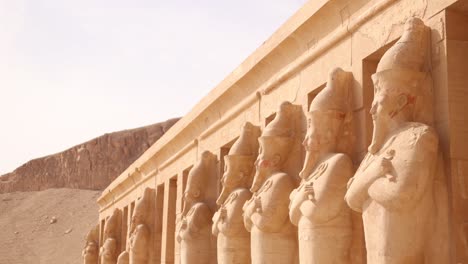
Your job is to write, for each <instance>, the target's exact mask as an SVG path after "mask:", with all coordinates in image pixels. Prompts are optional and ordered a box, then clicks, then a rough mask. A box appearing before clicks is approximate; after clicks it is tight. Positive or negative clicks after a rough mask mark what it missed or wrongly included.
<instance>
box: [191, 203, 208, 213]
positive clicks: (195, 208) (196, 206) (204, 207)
mask: <svg viewBox="0 0 468 264" xmlns="http://www.w3.org/2000/svg"><path fill="white" fill-rule="evenodd" d="M191 209H193V211H200V210H209V207H208V205H207V204H206V203H203V202H198V203H195V204H194V205H193V206H192V208H191Z"/></svg>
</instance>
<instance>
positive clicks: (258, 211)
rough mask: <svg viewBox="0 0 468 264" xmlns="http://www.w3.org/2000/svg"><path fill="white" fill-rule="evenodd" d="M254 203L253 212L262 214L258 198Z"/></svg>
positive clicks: (260, 202)
mask: <svg viewBox="0 0 468 264" xmlns="http://www.w3.org/2000/svg"><path fill="white" fill-rule="evenodd" d="M254 203H255V212H257V213H261V212H262V200H261V198H260V196H258V197H256V198H255V200H254Z"/></svg>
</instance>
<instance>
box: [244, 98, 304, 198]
mask: <svg viewBox="0 0 468 264" xmlns="http://www.w3.org/2000/svg"><path fill="white" fill-rule="evenodd" d="M293 107H294V106H293V105H292V104H291V103H289V102H283V103H281V105H280V108H279V110H278V113H277V115H276V116H275V119H273V121H271V123H269V124H268V125H267V126H266V127H265V129H264V131H263V133H262V135H261V136H260V138H259V139H258V142H259V145H260V147H259V153H258V157H257V160H256V161H255V169H256V171H255V177H254V181H253V183H252V187H251V189H250V190H251V191H252V192H256V191H257V190H258V189H259V188H260V186H261V185H262V184H263V182H264V181H265V179H266V178H267V177H269V176H270V175H271V174H272V173H273V172H275V171H278V170H280V169H281V167H282V165H283V164H284V163H285V162H286V160H287V158H288V154H289V152H290V151H291V148H292V145H293V143H294V136H295V135H294V125H293V124H292V120H293V116H292V115H293V114H294V113H293V111H294V108H293Z"/></svg>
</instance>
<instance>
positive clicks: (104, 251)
mask: <svg viewBox="0 0 468 264" xmlns="http://www.w3.org/2000/svg"><path fill="white" fill-rule="evenodd" d="M120 216H121V214H120V210H119V209H115V210H114V211H113V212H112V215H111V216H110V217H109V219H108V220H107V221H106V224H105V225H104V242H103V245H102V247H101V249H100V250H99V259H100V262H99V263H100V264H115V263H116V261H117V256H118V254H119V251H118V249H119V238H120V234H121V232H120Z"/></svg>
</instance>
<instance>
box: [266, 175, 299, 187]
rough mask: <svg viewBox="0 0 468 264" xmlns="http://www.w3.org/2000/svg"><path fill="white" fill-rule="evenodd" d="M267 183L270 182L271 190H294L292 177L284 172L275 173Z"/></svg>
mask: <svg viewBox="0 0 468 264" xmlns="http://www.w3.org/2000/svg"><path fill="white" fill-rule="evenodd" d="M267 181H271V187H272V188H286V189H290V188H293V189H294V183H293V179H292V177H291V176H290V175H288V174H287V173H284V172H278V173H275V174H274V175H273V176H271V177H270V179H268V180H267Z"/></svg>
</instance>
